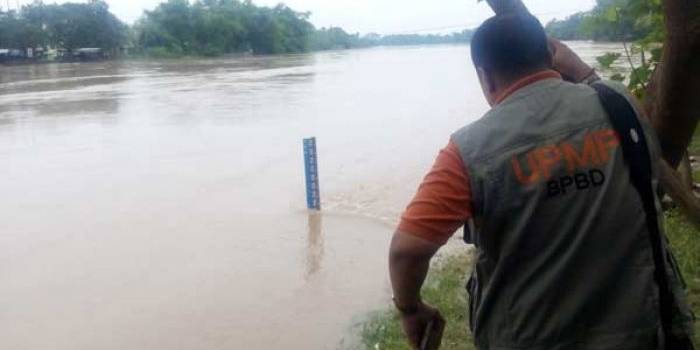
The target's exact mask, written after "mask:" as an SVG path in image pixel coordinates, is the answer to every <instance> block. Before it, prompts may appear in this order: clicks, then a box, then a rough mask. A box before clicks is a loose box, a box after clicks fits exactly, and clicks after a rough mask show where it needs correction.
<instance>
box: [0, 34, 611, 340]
mask: <svg viewBox="0 0 700 350" xmlns="http://www.w3.org/2000/svg"><path fill="white" fill-rule="evenodd" d="M575 46H576V48H577V50H579V52H582V53H583V54H584V56H585V57H586V59H587V60H589V61H593V58H594V57H595V56H596V55H598V54H600V53H602V52H604V51H606V50H610V49H612V48H615V47H616V46H614V45H593V44H589V43H577V44H576V45H575ZM487 108H488V107H487V105H486V103H485V102H484V99H483V97H482V94H481V91H480V89H479V87H478V83H477V79H476V76H475V73H474V72H473V70H472V68H471V66H470V61H469V48H468V47H467V46H433V47H403V48H376V49H367V50H354V51H342V52H325V53H316V54H309V55H298V56H278V57H250V58H231V59H217V60H183V61H162V62H161V61H148V62H101V63H88V64H50V65H40V66H16V67H1V66H0V164H1V165H0V194H1V196H2V197H1V199H0V278H1V279H2V283H0V348H2V349H57V350H63V349H66V350H68V349H71V350H72V349H131V350H138V349H144V350H145V349H334V348H339V347H348V346H350V347H352V346H354V345H355V344H356V342H357V339H356V336H354V335H353V334H356V333H357V332H356V329H354V328H353V325H356V324H357V323H358V322H360V321H361V320H362V318H363V316H364V315H366V313H367V312H368V311H370V310H373V309H376V308H381V307H384V306H385V305H387V303H388V300H389V298H390V289H389V284H388V278H387V272H386V251H387V248H388V242H389V239H390V234H391V233H392V231H393V226H394V225H395V223H396V221H397V218H398V216H399V215H400V213H401V210H402V209H403V206H404V205H405V204H406V203H407V201H408V200H409V199H410V198H411V196H412V194H413V192H414V190H415V188H416V186H417V185H418V183H419V181H420V179H421V176H422V175H423V174H424V172H425V171H426V170H427V169H428V168H429V166H430V164H431V162H432V160H433V159H434V156H435V155H436V153H437V151H438V149H439V148H440V147H442V146H444V145H445V144H447V141H448V137H449V135H450V133H451V132H453V131H454V130H456V129H457V128H459V127H461V126H463V125H465V124H467V123H469V122H470V121H473V120H475V119H476V118H478V117H479V116H481V115H482V114H483V113H484V112H485V111H486V110H487ZM307 136H316V137H317V138H318V143H319V158H320V174H321V189H322V194H323V205H324V212H323V214H322V215H320V216H310V215H309V214H308V213H307V211H306V209H305V197H304V187H303V186H304V180H303V168H302V155H301V154H302V144H301V141H302V138H304V137H307Z"/></svg>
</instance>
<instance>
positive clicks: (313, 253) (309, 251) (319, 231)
mask: <svg viewBox="0 0 700 350" xmlns="http://www.w3.org/2000/svg"><path fill="white" fill-rule="evenodd" d="M308 222H309V224H308V227H309V237H308V241H307V242H308V244H307V246H306V278H307V279H309V278H311V277H313V276H314V275H316V274H317V273H318V272H319V271H321V267H322V264H323V214H321V212H319V211H310V212H309V221H308Z"/></svg>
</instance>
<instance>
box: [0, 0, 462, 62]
mask: <svg viewBox="0 0 700 350" xmlns="http://www.w3.org/2000/svg"><path fill="white" fill-rule="evenodd" d="M309 17H310V13H308V12H297V11H294V10H293V9H291V8H289V7H287V6H285V5H282V4H280V5H277V6H275V7H262V6H256V5H255V4H253V2H252V1H251V0H194V1H188V0H168V1H166V2H163V3H161V4H160V5H159V6H158V7H156V8H155V9H154V10H153V11H146V12H145V13H144V15H143V16H142V18H141V19H140V20H138V21H137V22H136V23H135V24H134V25H133V26H131V27H129V26H127V25H126V24H124V23H122V22H121V21H120V20H119V19H118V18H117V17H116V16H115V15H114V14H112V13H111V12H110V11H109V6H108V5H107V3H106V2H105V1H104V0H90V1H88V2H87V3H64V4H60V5H58V4H46V3H44V2H43V1H42V0H35V1H34V2H33V3H31V4H29V5H25V6H23V7H22V8H21V10H18V11H17V10H12V11H4V12H3V11H0V49H2V48H14V49H22V50H27V49H34V50H36V49H46V48H53V49H58V50H64V51H68V52H70V51H72V50H75V49H78V48H101V49H103V50H117V49H119V48H120V47H124V46H128V47H130V48H132V49H133V50H134V51H136V52H140V53H141V54H143V55H147V56H156V57H177V56H185V55H194V56H220V55H225V54H234V53H253V54H283V53H301V52H308V51H317V50H334V49H350V48H360V47H369V46H380V45H416V44H421V45H422V44H445V43H466V42H469V40H470V39H471V36H472V31H470V30H465V31H463V32H461V33H454V34H449V35H434V34H430V35H417V34H400V35H387V36H382V35H378V34H368V35H364V36H360V35H359V34H349V33H347V32H346V31H345V30H343V29H342V28H337V27H331V28H321V29H316V28H315V27H314V26H313V25H312V24H311V22H309Z"/></svg>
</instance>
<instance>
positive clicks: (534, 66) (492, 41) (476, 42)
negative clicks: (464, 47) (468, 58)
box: [471, 14, 551, 77]
mask: <svg viewBox="0 0 700 350" xmlns="http://www.w3.org/2000/svg"><path fill="white" fill-rule="evenodd" d="M471 51H472V60H473V61H474V65H475V66H477V67H479V68H482V69H484V70H486V71H488V72H490V73H495V74H502V75H504V76H506V77H517V76H519V75H521V74H525V73H530V72H532V71H535V70H538V69H544V68H549V67H550V66H551V54H550V52H549V46H548V44H547V34H546V33H545V31H544V28H543V27H542V24H541V23H540V21H538V20H537V18H535V17H534V16H532V15H530V14H522V15H515V14H507V15H499V16H494V17H491V18H489V19H488V20H486V22H484V23H483V24H482V25H481V26H480V27H479V29H477V30H476V32H475V33H474V36H473V37H472V41H471Z"/></svg>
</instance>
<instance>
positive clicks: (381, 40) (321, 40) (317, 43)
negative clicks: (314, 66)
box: [311, 27, 474, 51]
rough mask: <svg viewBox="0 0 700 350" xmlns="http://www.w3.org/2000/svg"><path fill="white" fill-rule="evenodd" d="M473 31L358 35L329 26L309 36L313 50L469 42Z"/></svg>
mask: <svg viewBox="0 0 700 350" xmlns="http://www.w3.org/2000/svg"><path fill="white" fill-rule="evenodd" d="M473 34H474V32H473V31H472V30H464V31H462V32H459V33H452V34H444V35H443V34H427V35H419V34H393V35H380V34H376V33H371V34H367V35H364V36H360V35H359V34H348V33H347V32H345V30H343V29H342V28H338V27H331V28H321V29H319V30H316V31H315V32H314V33H313V35H312V38H311V47H312V49H313V50H317V51H318V50H337V49H350V48H360V47H370V46H402V45H433V44H461V43H469V42H470V41H471V38H472V35H473Z"/></svg>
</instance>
